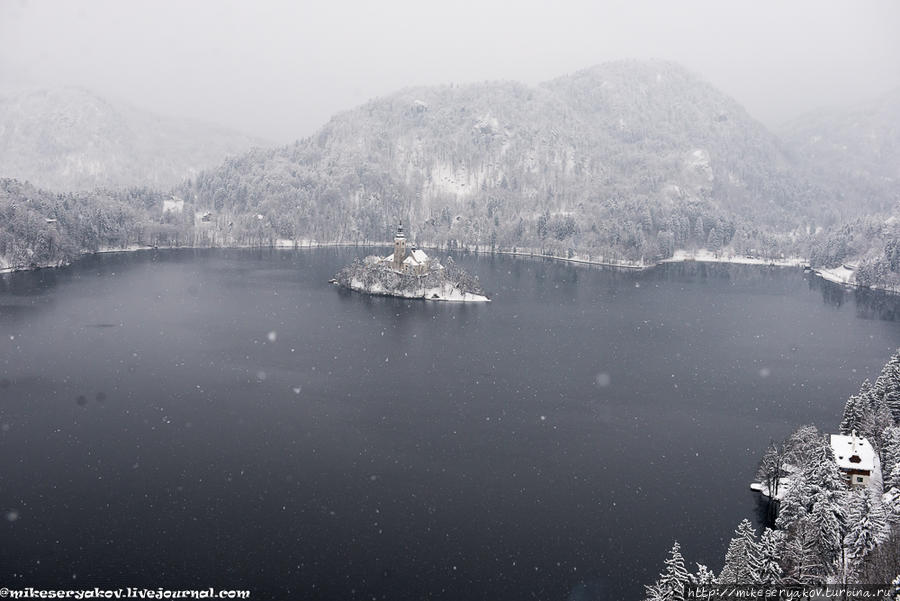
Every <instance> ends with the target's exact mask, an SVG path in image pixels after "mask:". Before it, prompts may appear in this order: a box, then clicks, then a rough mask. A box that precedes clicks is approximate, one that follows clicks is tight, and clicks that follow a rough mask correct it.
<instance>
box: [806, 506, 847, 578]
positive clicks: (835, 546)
mask: <svg viewBox="0 0 900 601" xmlns="http://www.w3.org/2000/svg"><path fill="white" fill-rule="evenodd" d="M842 514H843V509H842V508H841V507H840V506H838V505H836V504H833V503H830V502H829V501H828V500H827V499H822V500H820V501H818V502H817V503H816V504H815V505H814V506H813V511H812V514H810V516H809V519H810V522H811V524H810V525H811V530H812V532H813V540H814V541H815V543H816V547H817V553H818V555H819V557H820V558H821V559H822V563H823V567H824V568H825V571H826V573H827V574H829V575H830V574H832V573H834V567H835V565H836V563H837V562H838V560H840V559H841V528H842V524H841V521H840V520H839V519H838V515H842Z"/></svg>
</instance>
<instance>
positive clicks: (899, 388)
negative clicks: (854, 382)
mask: <svg viewBox="0 0 900 601" xmlns="http://www.w3.org/2000/svg"><path fill="white" fill-rule="evenodd" d="M871 392H872V395H873V396H875V397H877V398H881V399H884V402H885V403H886V404H887V406H888V408H889V409H890V410H891V414H892V415H893V417H894V422H895V423H900V352H898V353H895V354H894V355H893V356H892V357H891V359H890V361H888V363H887V364H886V365H885V366H884V368H882V370H881V375H879V376H878V379H876V380H875V384H874V385H873V386H872V390H871Z"/></svg>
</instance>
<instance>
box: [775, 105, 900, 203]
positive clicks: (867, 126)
mask: <svg viewBox="0 0 900 601" xmlns="http://www.w3.org/2000/svg"><path fill="white" fill-rule="evenodd" d="M781 135H782V138H783V139H784V141H785V144H786V145H787V147H788V148H789V150H790V151H791V152H792V154H793V155H795V156H797V157H798V158H799V159H802V161H803V163H804V164H806V165H808V166H809V168H810V170H811V175H812V177H815V178H817V179H818V180H819V181H821V182H824V183H825V184H826V185H827V186H829V187H830V188H833V189H835V190H836V191H838V193H839V194H840V196H841V197H842V198H843V199H844V200H845V201H847V202H852V203H855V204H856V206H857V210H864V211H865V212H867V213H875V212H887V211H890V210H892V209H895V208H896V205H897V203H898V201H900V89H897V90H894V91H893V92H892V93H890V94H886V95H884V96H882V97H881V98H879V99H878V100H876V101H874V102H869V103H865V104H862V105H859V106H855V107H852V108H843V109H831V110H820V111H815V112H812V113H810V114H808V115H805V116H803V117H801V118H799V119H796V120H794V121H792V122H791V123H788V124H787V125H785V126H784V128H783V131H782V132H781Z"/></svg>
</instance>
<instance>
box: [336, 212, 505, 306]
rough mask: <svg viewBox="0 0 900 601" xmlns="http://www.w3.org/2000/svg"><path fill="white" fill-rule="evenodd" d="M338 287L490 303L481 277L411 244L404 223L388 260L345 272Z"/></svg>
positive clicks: (375, 260) (359, 264) (357, 262)
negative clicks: (407, 239)
mask: <svg viewBox="0 0 900 601" xmlns="http://www.w3.org/2000/svg"><path fill="white" fill-rule="evenodd" d="M332 282H334V283H335V284H336V285H338V286H342V287H344V288H349V289H350V290H356V291H358V292H365V293H367V294H376V295H381V296H399V297H403V298H421V299H425V300H441V301H464V302H490V299H489V298H488V297H487V296H486V295H485V293H484V290H483V289H482V288H481V284H479V282H478V278H477V277H473V276H471V275H469V274H468V273H466V272H465V271H464V270H463V269H461V268H460V267H458V266H457V265H456V263H454V261H453V259H452V258H450V257H448V258H447V260H446V262H445V264H443V265H442V264H441V263H440V261H438V260H437V259H434V258H431V257H429V256H428V255H427V254H426V253H425V251H423V250H421V249H418V248H416V247H415V246H413V245H407V243H406V235H405V234H404V233H403V222H402V221H401V222H400V225H399V226H398V228H397V234H396V235H395V236H394V252H393V253H392V254H390V255H388V256H386V257H381V256H378V255H370V256H368V257H366V258H365V259H363V260H362V261H360V260H359V259H357V260H355V261H354V262H353V263H351V264H350V265H348V266H346V267H344V268H343V269H341V270H340V271H339V272H338V273H337V275H336V276H334V279H333V280H332Z"/></svg>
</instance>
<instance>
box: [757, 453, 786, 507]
mask: <svg viewBox="0 0 900 601" xmlns="http://www.w3.org/2000/svg"><path fill="white" fill-rule="evenodd" d="M782 462H783V458H782V453H781V451H780V449H779V448H778V445H776V444H775V443H774V442H773V443H771V444H769V448H767V449H766V452H765V453H763V456H762V459H761V460H760V462H759V469H758V470H757V471H756V477H757V479H758V480H759V481H760V482H761V483H762V484H763V485H764V486H765V487H766V490H767V491H768V494H769V496H770V497H772V498H775V497H777V496H778V488H779V485H780V483H781V464H782Z"/></svg>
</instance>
